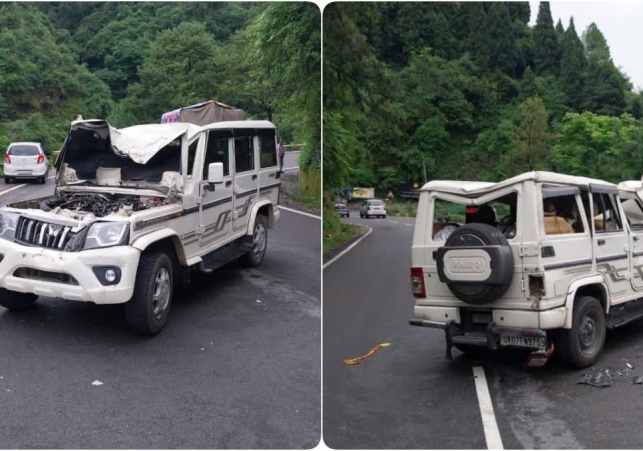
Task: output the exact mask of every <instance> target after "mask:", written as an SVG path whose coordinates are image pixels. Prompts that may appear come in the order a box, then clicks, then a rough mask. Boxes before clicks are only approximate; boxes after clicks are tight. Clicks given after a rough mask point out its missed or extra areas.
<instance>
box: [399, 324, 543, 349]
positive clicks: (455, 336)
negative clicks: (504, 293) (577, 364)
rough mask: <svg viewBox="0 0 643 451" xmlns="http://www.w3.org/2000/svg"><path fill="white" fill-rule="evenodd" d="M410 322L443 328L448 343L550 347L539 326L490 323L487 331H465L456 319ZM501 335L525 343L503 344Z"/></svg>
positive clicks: (509, 346)
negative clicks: (516, 338)
mask: <svg viewBox="0 0 643 451" xmlns="http://www.w3.org/2000/svg"><path fill="white" fill-rule="evenodd" d="M409 324H410V325H412V326H420V327H431V328H435V329H443V330H444V331H445V332H446V338H447V343H453V344H463V345H467V346H480V347H485V348H489V349H491V350H496V349H498V348H500V347H508V348H521V349H535V350H544V349H547V347H548V342H547V332H546V331H544V330H542V329H538V328H527V327H503V326H496V325H495V324H493V323H489V324H488V325H487V330H486V332H465V331H463V330H462V329H461V328H460V326H459V325H457V324H456V323H455V321H449V322H446V323H444V322H438V321H427V320H422V319H415V318H414V319H411V320H409ZM501 335H503V336H504V335H506V336H509V337H518V338H522V339H524V340H522V341H523V342H524V343H525V344H521V345H516V344H502V343H501V340H500V337H501ZM514 343H515V341H514Z"/></svg>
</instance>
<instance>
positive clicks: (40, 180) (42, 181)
mask: <svg viewBox="0 0 643 451" xmlns="http://www.w3.org/2000/svg"><path fill="white" fill-rule="evenodd" d="M38 181H39V182H40V184H41V185H44V184H45V183H47V178H46V177H45V176H44V175H43V176H42V177H40V179H38Z"/></svg>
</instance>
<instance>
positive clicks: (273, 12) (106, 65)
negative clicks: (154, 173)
mask: <svg viewBox="0 0 643 451" xmlns="http://www.w3.org/2000/svg"><path fill="white" fill-rule="evenodd" d="M320 28H321V27H320V11H319V8H318V7H317V6H316V5H315V4H312V3H235V2H223V3H194V2H185V3H177V2H171V3H148V2H146V3H143V2H125V3H94V2H91V3H65V2H60V3H3V4H1V5H0V153H1V154H3V153H4V151H5V150H6V147H7V145H8V144H9V143H10V142H11V141H39V142H41V143H42V144H43V146H44V148H45V150H46V151H47V153H51V152H54V151H57V150H58V149H59V148H60V145H61V144H62V142H63V140H64V138H65V135H66V132H67V129H68V127H69V124H70V122H71V121H72V120H74V119H76V117H77V116H78V115H82V117H83V118H85V119H89V118H100V119H107V120H108V121H109V122H110V123H111V124H112V125H114V126H116V127H126V126H130V125H134V124H139V123H148V122H150V123H156V122H160V118H161V114H162V113H164V112H166V111H170V110H173V109H176V108H179V107H182V106H187V105H191V104H194V103H198V102H202V101H205V100H209V99H215V100H218V101H221V102H223V103H226V104H229V105H232V106H235V107H238V108H242V109H244V110H245V111H246V113H247V116H248V118H252V119H268V120H271V121H273V122H274V123H275V124H276V125H277V127H278V130H279V131H278V133H279V136H280V138H282V139H283V140H284V143H286V144H288V143H297V144H299V143H304V144H305V146H304V148H303V149H302V154H301V158H300V163H299V166H300V169H301V172H302V174H303V175H304V177H305V179H306V180H308V182H307V183H305V184H304V186H303V188H305V189H306V190H307V191H306V192H307V193H308V194H313V192H314V191H313V190H315V189H317V191H316V192H317V193H319V192H320V186H318V185H315V181H318V180H319V178H320V177H319V174H320V168H321V154H320V142H321V125H320V92H321V90H320V81H319V80H320V74H321V62H320V61H321V57H320V56H321V55H320V53H321V48H320V45H321V29H320Z"/></svg>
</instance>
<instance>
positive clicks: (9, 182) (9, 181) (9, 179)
mask: <svg viewBox="0 0 643 451" xmlns="http://www.w3.org/2000/svg"><path fill="white" fill-rule="evenodd" d="M4 182H5V183H6V184H7V185H11V177H5V178H4Z"/></svg>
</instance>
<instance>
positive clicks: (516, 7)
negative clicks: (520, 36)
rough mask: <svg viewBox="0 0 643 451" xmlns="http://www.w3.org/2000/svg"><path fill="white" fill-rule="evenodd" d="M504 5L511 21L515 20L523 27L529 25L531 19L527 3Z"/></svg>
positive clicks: (507, 3)
mask: <svg viewBox="0 0 643 451" xmlns="http://www.w3.org/2000/svg"><path fill="white" fill-rule="evenodd" d="M504 4H505V5H506V6H507V9H508V10H509V14H510V16H511V20H517V21H519V22H521V23H523V24H525V25H527V24H528V23H529V19H531V8H530V7H529V2H505V3H504Z"/></svg>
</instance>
